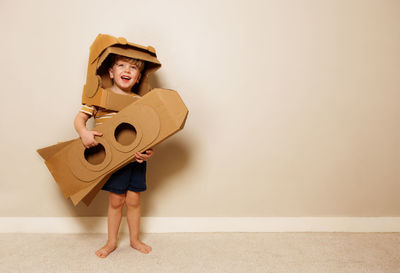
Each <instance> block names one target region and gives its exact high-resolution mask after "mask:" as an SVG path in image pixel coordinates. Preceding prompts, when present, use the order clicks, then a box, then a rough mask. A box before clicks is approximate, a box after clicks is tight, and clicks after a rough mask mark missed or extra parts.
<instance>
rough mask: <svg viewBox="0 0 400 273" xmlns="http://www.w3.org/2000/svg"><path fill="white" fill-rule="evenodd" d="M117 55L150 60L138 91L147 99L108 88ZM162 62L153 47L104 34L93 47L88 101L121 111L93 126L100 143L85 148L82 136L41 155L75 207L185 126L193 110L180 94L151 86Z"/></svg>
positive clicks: (86, 92) (85, 100) (87, 201)
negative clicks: (137, 155) (149, 79)
mask: <svg viewBox="0 0 400 273" xmlns="http://www.w3.org/2000/svg"><path fill="white" fill-rule="evenodd" d="M111 54H118V55H122V56H127V57H130V58H135V59H139V60H142V61H144V62H145V69H144V70H143V72H142V77H141V80H140V82H139V83H138V84H137V86H136V85H135V86H136V88H137V89H135V90H136V92H137V93H138V94H139V95H142V97H141V98H138V97H132V96H127V95H119V94H116V93H113V92H112V91H111V90H109V89H107V88H109V87H111V86H112V81H111V79H110V78H109V74H108V72H107V69H108V67H109V66H110V59H111ZM160 66H161V64H160V62H159V61H158V60H157V57H156V54H155V50H154V48H152V47H143V46H140V45H136V44H133V43H129V42H127V41H126V40H125V39H124V38H115V37H113V36H109V35H103V34H100V35H98V36H97V38H96V40H95V41H94V43H93V44H92V46H91V47H90V56H89V64H88V74H87V80H86V84H85V86H84V89H83V94H82V103H84V104H88V105H94V106H98V107H102V108H106V109H110V110H115V111H119V112H118V113H117V114H116V115H115V116H114V117H113V118H111V119H110V120H108V121H106V122H104V123H103V124H100V125H98V126H96V127H95V128H94V129H93V130H95V131H98V132H101V133H103V136H102V137H96V141H97V142H98V143H99V144H98V145H97V146H95V147H93V148H85V147H84V146H83V144H82V141H81V139H80V138H77V139H74V140H70V141H67V142H62V143H58V144H56V145H53V146H50V147H46V148H42V149H39V150H38V153H39V154H40V155H41V156H42V157H43V159H44V160H45V163H46V166H47V167H48V169H49V170H50V172H51V174H52V175H53V177H54V179H55V181H56V182H57V184H58V185H59V187H60V189H61V190H62V192H63V194H64V196H65V198H71V200H72V202H73V203H74V205H77V204H78V203H79V202H80V201H83V202H84V203H85V204H86V205H89V204H90V203H91V201H92V200H93V198H94V197H95V196H96V194H97V193H98V192H99V191H100V189H101V187H102V186H103V185H104V184H105V183H106V182H107V180H108V178H109V177H110V176H111V174H112V173H114V172H115V171H117V170H118V169H120V168H122V167H123V166H125V165H126V164H128V163H129V162H131V161H132V160H134V158H135V153H136V152H143V151H145V150H147V149H149V148H151V147H154V146H155V145H156V144H158V143H160V142H161V141H163V140H165V139H166V138H167V137H169V136H171V135H173V134H174V133H176V132H177V131H179V130H181V129H182V128H183V126H184V124H185V121H186V118H187V114H188V110H187V108H186V106H185V105H184V103H183V101H182V100H181V98H180V97H179V95H178V93H177V92H176V91H173V90H167V89H160V88H156V89H153V90H150V88H149V86H148V84H147V77H148V75H149V73H151V72H153V71H155V70H157V69H158V68H159V67H160Z"/></svg>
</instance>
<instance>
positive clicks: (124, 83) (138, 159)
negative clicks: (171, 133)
mask: <svg viewBox="0 0 400 273" xmlns="http://www.w3.org/2000/svg"><path fill="white" fill-rule="evenodd" d="M143 68H144V63H143V61H141V60H136V59H132V58H128V57H125V56H120V55H114V61H113V62H112V65H111V67H110V68H109V69H108V73H109V75H110V78H111V79H112V80H113V85H112V87H111V90H112V91H113V92H115V93H117V94H124V95H134V93H133V92H132V91H131V90H132V88H133V86H134V85H135V84H136V83H138V82H139V80H140V76H141V71H142V70H143ZM115 114H116V112H115V111H111V110H107V109H103V108H99V107H94V106H88V105H82V108H81V110H80V111H79V112H78V114H77V115H76V117H75V120H74V127H75V130H76V131H77V132H78V134H79V136H80V137H81V139H82V143H83V145H84V146H85V147H86V148H90V147H94V146H96V145H97V144H98V143H97V142H96V139H95V136H97V137H101V136H102V134H101V133H99V132H96V131H90V130H88V129H87V128H86V122H87V121H88V119H89V118H90V117H92V116H93V117H94V119H95V121H96V125H98V124H101V123H102V122H103V121H105V120H107V119H109V118H112V116H113V115H115ZM153 153H154V152H153V150H152V149H150V150H147V151H146V152H145V153H136V154H135V161H134V162H132V163H130V164H128V165H126V166H125V167H123V168H121V169H120V170H118V171H117V172H115V173H114V174H113V175H112V176H111V177H110V179H109V180H108V181H107V183H106V184H105V185H104V186H103V188H102V189H103V190H106V191H109V192H110V193H109V205H108V239H107V243H106V244H105V245H104V246H103V247H102V248H100V249H99V250H97V251H96V255H97V256H98V257H101V258H105V257H107V256H108V254H110V253H111V252H112V251H114V250H115V249H116V247H117V238H118V230H119V226H120V223H121V218H122V208H123V206H124V205H125V204H126V207H127V210H126V218H127V221H128V226H129V238H130V244H131V246H132V247H133V248H135V249H137V250H139V251H141V252H143V253H146V254H147V253H149V252H150V251H151V247H150V246H148V245H146V244H144V243H143V242H141V241H140V240H139V229H140V192H142V191H145V190H146V160H148V159H149V158H150V157H152V155H153Z"/></svg>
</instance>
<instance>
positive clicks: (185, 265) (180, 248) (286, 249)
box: [0, 233, 400, 273]
mask: <svg viewBox="0 0 400 273" xmlns="http://www.w3.org/2000/svg"><path fill="white" fill-rule="evenodd" d="M105 236H106V235H105V234H82V235H76V234H62V235H60V234H0V272H2V273H3V272H4V273H11V272H51V273H53V272H96V273H101V272H108V273H112V272H163V273H164V272H166V273H167V272H185V273H186V272H196V273H197V272H207V273H211V272H229V273H233V272H246V273H247V272H268V273H278V272H282V273H283V272H285V273H302V272H304V273H313V272H315V273H324V272H330V273H332V272H338V273H346V272H349V273H358V272H363V273H369V272H371V273H380V272H387V273H399V272H400V258H399V257H400V233H165V234H143V235H142V239H143V241H144V242H146V243H148V244H150V245H151V246H152V247H153V251H152V252H151V253H150V254H148V255H145V254H141V253H139V252H137V251H136V250H133V249H131V248H130V246H129V242H128V237H127V235H126V234H122V235H121V237H120V243H119V247H118V248H117V250H116V251H114V252H113V253H112V254H111V255H110V256H109V257H108V258H106V259H100V258H97V257H96V256H95V255H94V251H95V250H96V249H97V248H98V247H100V246H101V245H102V244H103V243H104V240H105Z"/></svg>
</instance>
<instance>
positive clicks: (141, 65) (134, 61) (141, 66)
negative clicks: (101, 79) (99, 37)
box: [111, 54, 144, 72]
mask: <svg viewBox="0 0 400 273" xmlns="http://www.w3.org/2000/svg"><path fill="white" fill-rule="evenodd" d="M118 60H125V61H128V62H130V63H132V64H134V65H135V66H136V67H137V69H138V70H139V72H142V71H143V69H144V62H143V61H142V60H138V59H134V58H130V57H126V56H123V55H116V54H113V55H112V56H111V66H113V65H114V64H115V63H116V62H117V61H118Z"/></svg>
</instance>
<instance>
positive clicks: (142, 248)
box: [131, 240, 152, 254]
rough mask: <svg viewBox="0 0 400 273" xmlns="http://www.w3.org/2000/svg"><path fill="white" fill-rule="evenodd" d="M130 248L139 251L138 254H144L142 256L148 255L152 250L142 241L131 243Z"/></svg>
mask: <svg viewBox="0 0 400 273" xmlns="http://www.w3.org/2000/svg"><path fill="white" fill-rule="evenodd" d="M131 247H133V248H134V249H137V250H139V251H140V252H142V253H144V254H149V253H150V251H151V250H152V248H151V246H148V245H146V244H145V243H143V242H142V241H139V240H137V241H131Z"/></svg>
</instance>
